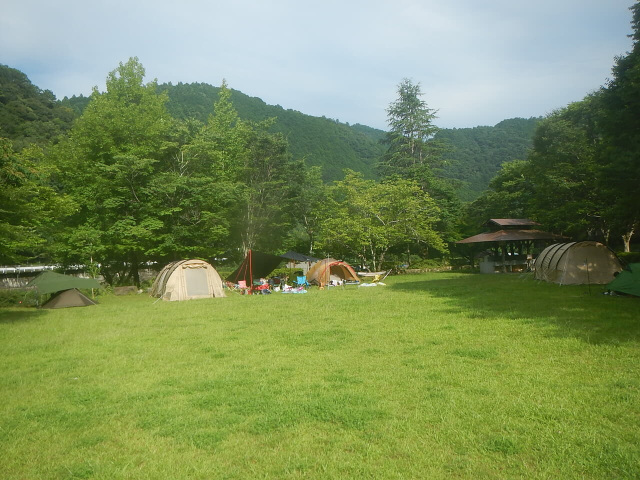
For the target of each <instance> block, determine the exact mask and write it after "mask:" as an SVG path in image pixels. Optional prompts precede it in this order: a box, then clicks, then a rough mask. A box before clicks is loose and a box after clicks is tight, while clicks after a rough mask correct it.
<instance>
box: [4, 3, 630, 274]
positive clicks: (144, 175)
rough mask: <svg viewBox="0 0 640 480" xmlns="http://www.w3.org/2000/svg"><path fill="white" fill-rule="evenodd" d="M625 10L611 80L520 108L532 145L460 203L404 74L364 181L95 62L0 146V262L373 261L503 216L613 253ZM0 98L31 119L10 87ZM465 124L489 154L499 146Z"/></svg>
mask: <svg viewBox="0 0 640 480" xmlns="http://www.w3.org/2000/svg"><path fill="white" fill-rule="evenodd" d="M632 12H633V26H634V32H635V33H634V36H633V39H634V43H633V50H632V51H631V52H630V53H629V54H627V55H625V56H621V57H619V58H616V59H615V64H614V67H613V76H612V79H611V80H610V81H609V82H608V83H607V84H606V85H605V86H603V87H602V88H600V89H599V90H597V91H595V92H593V93H592V94H590V95H589V96H587V97H586V98H585V99H584V100H582V101H580V102H575V103H572V104H570V105H568V106H567V107H564V108H561V109H558V110H557V111H555V112H553V113H552V114H550V115H548V116H547V117H546V118H544V119H540V120H538V119H535V122H536V127H535V133H534V138H533V142H532V148H531V149H530V150H529V151H528V153H526V151H525V152H523V158H521V159H515V160H513V161H510V162H506V163H503V165H502V168H501V169H500V171H499V172H498V174H497V175H496V176H495V177H494V178H493V179H492V180H491V183H490V185H489V189H488V190H487V191H486V192H485V193H484V194H483V195H482V196H481V197H480V198H478V199H476V200H475V201H473V202H471V203H467V204H465V203H464V202H463V201H462V199H461V196H460V194H461V183H460V182H456V181H455V179H451V176H447V173H446V172H447V169H449V171H450V170H451V159H452V156H451V144H450V143H447V141H446V135H442V131H441V130H440V129H438V128H437V127H436V126H435V121H436V118H437V112H436V111H435V110H433V109H432V108H430V107H429V105H428V104H427V103H426V102H425V101H424V100H423V99H422V96H423V95H422V92H421V89H420V85H419V84H416V83H413V82H412V81H411V80H409V79H404V80H402V81H401V82H400V84H399V85H398V88H397V98H396V100H395V101H394V102H392V103H391V104H390V105H389V107H388V109H387V118H388V123H389V131H388V132H386V133H384V136H383V138H382V143H381V146H380V152H381V155H379V159H378V161H377V164H376V167H375V175H370V174H367V173H363V172H362V171H355V170H353V169H351V170H345V171H344V173H343V176H342V177H340V178H338V179H334V180H333V181H331V182H327V179H326V177H325V176H324V172H323V170H322V167H321V166H320V165H317V164H313V163H310V162H309V161H308V159H306V158H304V155H303V154H300V153H297V154H293V153H292V151H291V148H290V143H289V138H288V135H287V133H286V132H285V131H283V130H281V129H280V130H279V129H276V128H274V124H275V119H274V118H273V117H267V116H262V117H260V118H258V119H256V118H255V117H254V119H252V120H249V119H247V118H246V117H245V116H243V115H240V114H239V112H238V110H237V108H236V105H235V102H234V98H233V97H234V95H235V92H233V91H232V90H231V89H230V88H229V87H228V85H226V83H225V82H223V84H222V86H221V87H220V88H219V89H217V98H216V99H215V101H214V105H213V109H212V111H211V113H209V114H208V115H207V117H206V118H203V117H202V115H200V116H199V117H198V118H196V116H193V115H191V116H190V115H188V114H182V115H176V114H175V112H174V113H172V112H171V111H170V109H169V105H170V103H169V89H167V88H160V86H159V85H158V84H157V82H156V81H152V82H147V83H145V80H144V78H145V70H144V67H143V66H142V64H141V63H140V62H139V60H138V59H137V58H131V59H129V61H127V62H125V63H121V64H120V65H119V66H118V68H116V69H115V70H114V71H112V72H110V73H109V74H108V77H107V82H106V90H105V91H104V92H100V91H98V90H97V88H96V89H94V91H93V93H92V95H91V96H90V97H89V98H88V99H86V101H85V99H83V98H80V99H75V100H74V99H71V100H70V101H67V102H63V104H62V106H59V105H57V104H55V102H53V103H51V108H54V107H55V108H64V109H66V110H65V111H64V112H63V115H62V118H67V119H69V118H73V117H74V115H75V120H73V122H72V123H69V124H67V125H65V124H64V122H63V123H60V122H57V123H55V122H54V123H51V121H50V118H51V113H50V112H48V113H47V115H49V117H47V115H43V118H45V120H46V119H47V118H49V120H46V121H49V124H47V125H46V126H43V128H48V130H46V131H47V132H49V133H48V134H47V135H48V136H47V137H46V139H45V141H40V142H37V143H27V142H25V144H23V145H20V148H16V145H12V142H11V141H10V140H9V139H8V138H3V139H1V140H0V146H1V148H2V154H1V157H0V183H1V187H2V188H1V189H0V264H16V263H21V262H40V263H45V262H55V263H60V264H62V265H76V264H79V265H85V266H88V267H89V268H92V269H94V270H96V271H97V270H99V271H100V273H101V274H102V275H103V276H104V278H105V279H106V280H107V282H109V283H112V284H118V283H131V282H133V283H139V278H138V271H139V269H140V267H141V266H142V265H144V264H146V263H147V262H157V263H159V264H164V263H167V262H169V261H172V260H177V259H182V258H191V257H199V258H204V259H207V260H212V259H216V258H218V259H220V258H230V259H231V260H238V259H240V258H241V257H242V256H243V254H244V252H246V250H248V249H257V250H262V251H266V252H273V253H277V252H282V251H285V250H289V249H293V250H297V251H300V252H301V253H308V254H311V255H316V256H323V255H332V256H336V257H340V258H345V259H348V260H349V261H352V262H356V263H361V264H365V265H368V266H369V267H370V268H373V269H379V268H382V267H383V266H385V265H386V264H387V263H391V264H394V263H399V262H404V261H405V259H409V260H410V259H411V258H432V257H446V256H449V255H450V254H451V253H450V251H449V249H450V248H451V246H452V245H454V242H455V241H456V240H458V239H460V238H463V237H464V236H467V235H469V234H475V233H478V231H477V229H478V228H479V225H481V224H482V223H483V222H484V221H486V220H487V219H488V218H501V217H512V218H521V217H529V218H532V219H534V220H537V221H539V222H540V223H542V224H543V228H545V229H548V230H552V231H555V232H557V233H562V234H565V235H567V236H572V237H573V238H574V239H585V238H594V239H602V240H604V241H605V242H608V243H613V242H614V241H615V239H617V238H620V239H621V240H622V243H623V245H624V248H625V249H627V250H628V249H630V248H631V246H632V244H631V242H632V238H633V234H634V233H635V231H636V230H637V228H638V221H639V218H640V212H639V209H640V202H638V196H637V193H636V188H637V184H638V180H639V173H640V172H639V170H640V167H639V165H640V162H638V146H639V145H640V138H639V137H638V135H639V134H638V131H640V130H639V129H638V126H637V123H638V119H639V118H640V112H639V111H638V109H639V108H640V106H639V105H638V100H637V99H638V98H640V95H638V93H639V92H638V87H637V85H639V84H640V83H639V82H638V75H640V74H639V68H640V67H638V55H639V54H638V40H639V37H638V24H639V15H640V8H639V7H638V4H636V5H635V6H634V7H632ZM16 81H22V80H20V78H16ZM51 96H52V95H51ZM0 102H2V103H3V104H4V105H5V106H6V105H9V104H10V105H11V106H12V108H13V110H10V111H11V112H12V114H14V115H23V116H24V115H30V114H31V112H30V111H29V110H28V109H27V110H24V111H23V110H20V108H19V105H18V103H19V102H16V101H15V98H12V97H11V92H8V93H3V95H2V97H0ZM11 102H13V103H11ZM5 111H7V110H6V109H5ZM54 126H55V127H56V128H53V127H54ZM517 128H518V129H519V130H520V131H521V132H524V131H526V130H527V129H528V128H530V122H529V123H527V122H526V121H523V122H521V124H520V125H519V126H518V127H517ZM360 129H361V131H362V134H363V135H370V134H371V132H367V131H366V127H360ZM476 133H477V138H478V142H484V143H492V144H494V145H495V146H496V148H499V147H500V144H501V143H508V142H507V140H504V142H501V140H499V139H498V140H495V139H492V140H491V141H490V142H489V140H488V138H489V137H488V136H487V135H486V132H485V131H484V130H483V129H478V131H477V132H476ZM336 135H339V132H338V131H336ZM3 136H7V137H8V136H9V135H6V133H5V132H3ZM524 136H526V134H525V135H523V136H522V137H523V138H524ZM525 143H526V142H525ZM520 147H521V148H523V149H524V143H522V144H521V145H520ZM525 150H526V149H525ZM367 154H370V152H368V153H367ZM512 155H513V154H511V155H509V156H512Z"/></svg>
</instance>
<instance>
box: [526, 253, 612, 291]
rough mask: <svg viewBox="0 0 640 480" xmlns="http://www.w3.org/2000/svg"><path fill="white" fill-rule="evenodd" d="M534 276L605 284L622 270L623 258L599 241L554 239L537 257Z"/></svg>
mask: <svg viewBox="0 0 640 480" xmlns="http://www.w3.org/2000/svg"><path fill="white" fill-rule="evenodd" d="M534 269H535V278H536V279H537V280H544V281H546V282H551V283H558V284H560V285H585V284H594V285H605V284H607V283H609V282H610V281H612V280H613V278H614V274H615V273H616V272H619V271H620V270H622V265H621V264H620V260H618V257H617V256H616V254H615V253H613V252H612V251H611V249H609V248H608V247H607V246H606V245H603V244H602V243H599V242H570V243H555V244H553V245H549V246H548V247H547V248H545V249H544V250H543V251H542V253H540V255H538V257H537V258H536V262H535V265H534Z"/></svg>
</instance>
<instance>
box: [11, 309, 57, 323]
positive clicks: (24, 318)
mask: <svg viewBox="0 0 640 480" xmlns="http://www.w3.org/2000/svg"><path fill="white" fill-rule="evenodd" d="M45 314H46V312H43V311H42V310H39V309H36V308H27V307H25V308H0V324H5V323H18V322H29V321H31V320H36V319H38V318H41V317H42V316H43V315H45Z"/></svg>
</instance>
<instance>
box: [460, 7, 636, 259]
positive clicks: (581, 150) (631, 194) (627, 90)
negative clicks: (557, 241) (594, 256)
mask: <svg viewBox="0 0 640 480" xmlns="http://www.w3.org/2000/svg"><path fill="white" fill-rule="evenodd" d="M631 11H632V26H633V34H632V35H631V38H632V39H633V44H632V50H631V51H630V52H628V53H627V54H626V55H621V56H619V57H617V58H616V59H615V62H614V66H613V69H612V77H611V79H610V80H609V81H608V82H607V83H606V84H605V85H604V86H602V87H601V88H599V89H598V90H595V91H594V92H592V93H590V94H589V95H587V96H586V97H585V98H584V99H583V100H581V101H579V102H574V103H571V104H569V105H568V106H566V107H563V108H559V109H557V110H555V111H554V112H552V113H551V114H549V115H548V116H547V117H546V118H544V119H543V120H542V121H541V122H540V123H539V124H538V126H537V128H536V131H535V135H534V139H533V148H532V151H531V153H530V154H529V155H528V157H527V158H526V159H522V160H517V161H512V162H507V163H505V164H503V166H502V168H501V170H500V171H499V172H498V174H497V175H496V176H495V177H494V178H493V180H491V182H490V184H489V189H488V191H487V192H486V193H485V194H483V195H482V196H481V197H480V198H478V199H477V200H476V201H474V202H473V203H472V204H471V205H470V206H469V208H468V221H471V222H474V221H475V222H478V221H481V219H484V218H486V215H487V214H488V213H489V212H491V215H493V216H494V217H496V218H499V217H531V218H535V219H536V220H538V221H539V222H541V223H542V224H543V225H545V226H546V227H547V228H548V229H551V230H553V231H556V232H559V233H562V234H564V235H567V236H569V237H571V238H575V239H582V238H591V239H597V240H602V241H604V242H605V243H607V244H614V245H615V244H621V245H622V247H623V249H624V251H626V252H628V251H630V250H631V240H632V238H633V236H634V234H635V233H637V232H638V229H639V228H640V194H639V193H638V188H639V187H640V125H639V123H640V3H636V4H635V5H633V6H632V7H631Z"/></svg>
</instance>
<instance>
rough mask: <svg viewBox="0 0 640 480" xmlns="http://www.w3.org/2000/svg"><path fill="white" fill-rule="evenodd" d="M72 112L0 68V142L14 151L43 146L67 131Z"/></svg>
mask: <svg viewBox="0 0 640 480" xmlns="http://www.w3.org/2000/svg"><path fill="white" fill-rule="evenodd" d="M74 117H75V114H74V112H73V111H72V110H71V109H69V108H67V107H66V106H64V105H63V104H62V103H61V102H58V101H57V100H56V97H55V95H54V94H53V93H52V92H51V91H50V90H40V89H39V88H38V87H36V86H35V85H33V84H32V83H31V82H30V81H29V79H28V78H27V76H26V75H25V74H24V73H22V72H21V71H19V70H16V69H15V68H10V67H8V66H6V65H0V138H8V139H10V140H11V141H12V142H13V146H14V148H15V149H18V150H19V149H22V148H23V147H25V146H26V145H29V144H31V143H35V144H38V145H44V144H46V143H48V142H50V141H52V140H55V139H56V138H57V137H59V136H60V135H61V134H63V133H64V132H66V131H67V130H69V128H71V123H72V122H73V119H74Z"/></svg>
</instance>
